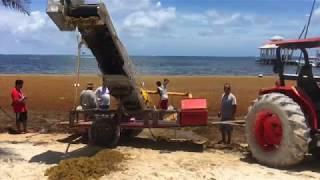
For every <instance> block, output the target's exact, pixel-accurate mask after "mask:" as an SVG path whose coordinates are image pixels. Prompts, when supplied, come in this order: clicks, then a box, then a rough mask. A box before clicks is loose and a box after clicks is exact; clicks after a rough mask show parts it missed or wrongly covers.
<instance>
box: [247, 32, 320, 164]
mask: <svg viewBox="0 0 320 180" xmlns="http://www.w3.org/2000/svg"><path fill="white" fill-rule="evenodd" d="M276 45H277V46H278V48H277V60H276V61H275V62H274V72H275V73H277V74H278V75H279V81H278V83H277V84H276V86H275V87H273V88H269V89H262V90H261V91H260V92H259V97H258V98H257V99H256V100H255V101H254V103H253V105H252V106H251V107H250V108H249V112H248V114H247V117H246V136H247V141H248V144H249V148H250V151H251V153H252V156H253V157H254V158H255V159H256V160H257V161H258V162H260V163H262V164H265V165H268V166H272V167H286V166H291V165H295V164H298V163H299V162H301V161H302V160H303V159H304V157H305V155H306V154H307V153H311V154H312V155H318V154H319V152H320V151H319V150H320V149H319V148H318V147H320V131H319V117H320V116H319V114H320V104H319V103H320V88H319V84H318V81H319V80H320V77H316V76H314V75H313V72H312V65H311V62H310V60H309V57H308V52H307V49H310V48H316V47H319V46H320V38H309V39H302V40H301V39H300V40H288V41H279V42H278V43H276ZM288 49H289V50H300V51H301V53H302V54H303V57H304V63H303V65H302V66H301V68H300V70H299V72H298V73H297V74H285V73H284V65H285V62H286V60H285V59H284V58H283V57H284V56H283V52H288V51H287V50H288ZM287 80H291V81H292V80H293V81H296V86H292V85H286V81H287Z"/></svg>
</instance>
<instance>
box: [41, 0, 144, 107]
mask: <svg viewBox="0 0 320 180" xmlns="http://www.w3.org/2000/svg"><path fill="white" fill-rule="evenodd" d="M47 14H48V15H49V17H50V18H51V19H52V20H53V21H54V22H55V24H56V25H57V26H58V28H59V29H60V30H61V31H75V30H76V29H77V28H78V30H79V32H80V33H81V36H82V38H83V39H84V41H85V43H86V45H87V47H88V48H89V49H90V50H91V51H92V54H93V55H94V56H95V58H96V60H97V62H98V65H99V68H100V70H101V72H102V74H103V75H104V76H105V77H106V80H107V86H108V88H109V90H110V93H111V95H112V96H114V97H116V98H117V99H118V100H120V102H121V104H122V105H123V107H124V108H125V109H128V110H142V109H144V103H143V100H142V97H141V95H140V89H139V87H138V86H137V81H136V77H135V71H134V67H133V62H132V61H131V59H130V58H129V56H128V54H127V51H126V49H125V47H124V46H123V45H122V43H121V41H120V39H119V38H118V35H117V33H116V30H115V28H114V26H113V23H112V20H111V18H110V16H109V13H108V11H107V9H106V8H105V5H104V4H84V5H80V6H79V5H77V6H72V5H68V6H67V5H66V4H64V2H63V1H59V0H49V1H48V8H47Z"/></svg>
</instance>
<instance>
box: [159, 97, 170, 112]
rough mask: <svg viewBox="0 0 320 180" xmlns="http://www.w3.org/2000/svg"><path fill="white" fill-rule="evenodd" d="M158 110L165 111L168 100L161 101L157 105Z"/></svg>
mask: <svg viewBox="0 0 320 180" xmlns="http://www.w3.org/2000/svg"><path fill="white" fill-rule="evenodd" d="M159 106H160V109H163V110H167V109H168V99H164V100H161V101H160V103H159Z"/></svg>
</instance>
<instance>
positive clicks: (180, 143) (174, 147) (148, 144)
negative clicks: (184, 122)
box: [119, 137, 204, 152]
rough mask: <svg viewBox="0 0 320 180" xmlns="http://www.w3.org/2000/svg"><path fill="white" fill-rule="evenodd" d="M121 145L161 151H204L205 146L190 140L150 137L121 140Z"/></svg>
mask: <svg viewBox="0 0 320 180" xmlns="http://www.w3.org/2000/svg"><path fill="white" fill-rule="evenodd" d="M119 146H127V147H133V148H146V149H152V150H160V151H161V152H174V151H187V152H202V151H203V150H204V146H203V145H202V144H196V143H194V142H192V141H189V140H168V139H157V140H153V139H148V138H140V137H136V138H132V139H130V140H126V141H121V142H120V143H119Z"/></svg>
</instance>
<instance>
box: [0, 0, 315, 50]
mask: <svg viewBox="0 0 320 180" xmlns="http://www.w3.org/2000/svg"><path fill="white" fill-rule="evenodd" d="M89 1H95V0H89ZM105 2H106V4H107V7H108V10H109V12H110V14H111V16H112V19H113V21H114V25H115V27H116V29H117V31H118V34H119V36H120V39H121V40H122V41H123V43H124V45H125V46H126V48H127V50H128V51H129V54H131V55H182V56H255V55H257V54H258V49H257V47H259V46H260V45H261V44H263V43H264V42H265V41H267V40H268V39H269V38H271V37H272V36H275V35H281V36H283V37H285V38H288V39H289V38H297V37H298V35H299V33H300V31H301V30H302V27H303V25H304V23H306V21H307V17H306V15H307V14H308V13H309V11H310V9H311V5H312V0H160V1H157V0H105ZM319 5H320V2H317V4H316V6H315V7H316V10H315V14H314V18H313V21H312V23H311V27H310V36H317V35H318V36H320V32H319V29H320V8H319ZM45 9H46V1H45V0H33V3H32V5H31V11H32V13H31V16H25V15H22V14H19V13H17V12H14V11H10V10H8V9H4V8H0V33H1V34H2V39H1V41H0V53H1V54H75V52H76V38H75V37H76V35H75V33H74V32H69V33H68V32H59V31H58V29H57V28H56V27H55V25H54V24H53V23H52V22H51V20H50V19H49V18H48V17H47V15H46V14H45Z"/></svg>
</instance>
